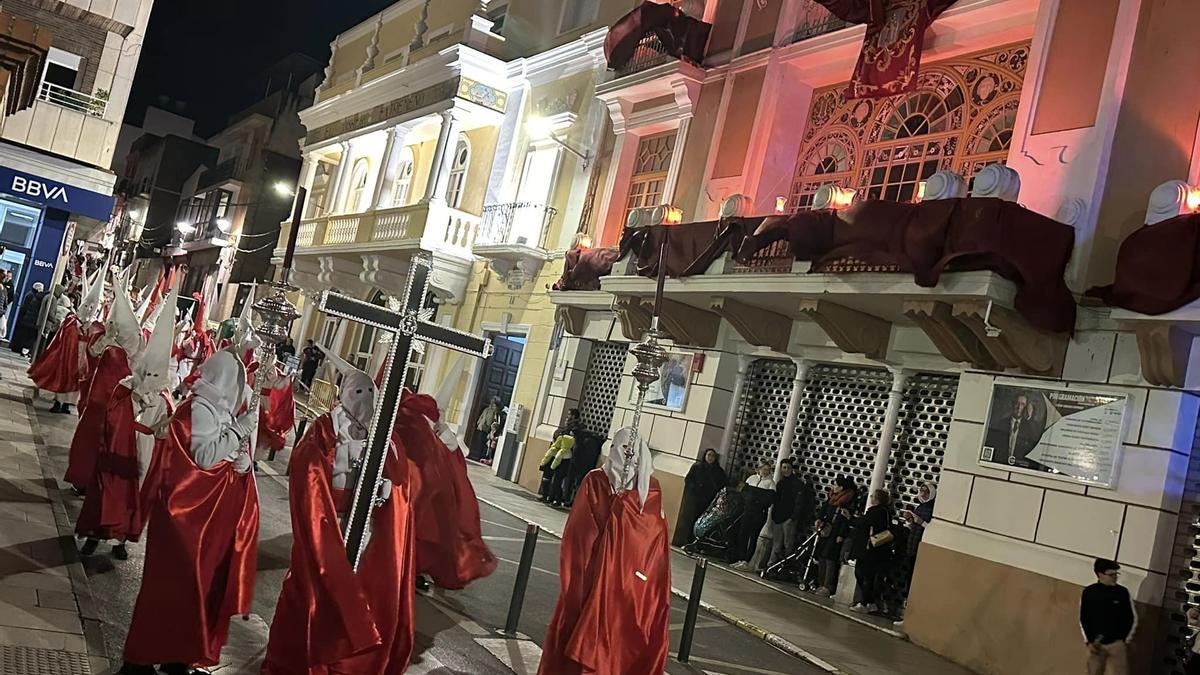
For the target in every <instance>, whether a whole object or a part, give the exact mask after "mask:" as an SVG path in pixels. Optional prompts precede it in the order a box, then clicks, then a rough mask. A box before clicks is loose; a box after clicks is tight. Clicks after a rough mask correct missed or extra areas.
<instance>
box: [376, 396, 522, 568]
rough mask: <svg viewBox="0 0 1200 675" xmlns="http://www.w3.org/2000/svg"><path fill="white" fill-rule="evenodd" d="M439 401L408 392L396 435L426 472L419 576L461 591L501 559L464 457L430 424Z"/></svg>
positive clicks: (420, 501)
mask: <svg viewBox="0 0 1200 675" xmlns="http://www.w3.org/2000/svg"><path fill="white" fill-rule="evenodd" d="M437 419H438V407H437V402H436V401H434V400H433V398H432V397H430V396H426V395H424V394H420V395H418V394H413V393H411V392H409V391H407V390H405V392H404V395H403V396H402V397H401V400H400V409H399V410H398V411H397V413H396V427H395V428H396V434H397V435H398V436H399V437H400V438H401V439H403V441H404V446H405V448H406V449H407V450H408V457H409V459H411V460H412V461H413V463H414V465H415V466H416V468H417V471H418V472H419V473H420V474H421V493H420V495H419V496H418V497H417V501H416V506H415V510H416V518H417V573H418V574H428V575H429V576H430V577H431V578H433V581H434V583H435V584H437V585H438V586H440V587H441V588H448V589H452V590H457V589H461V588H464V587H466V585H467V584H468V583H470V582H472V581H474V580H476V579H482V578H483V577H486V576H488V575H489V574H491V573H492V572H494V571H496V565H497V562H498V561H497V560H496V556H494V555H492V552H491V550H490V549H489V548H488V546H487V544H486V543H484V541H483V531H482V527H481V526H480V524H479V500H478V499H477V498H476V497H475V489H474V488H472V487H471V480H470V478H468V477H467V462H466V460H465V459H463V456H462V453H461V452H458V451H457V450H456V451H454V452H451V451H450V450H449V449H448V448H447V447H446V445H445V444H444V443H442V441H441V439H439V438H438V436H437V434H435V433H434V432H433V428H432V427H430V425H429V421H430V420H433V421H437Z"/></svg>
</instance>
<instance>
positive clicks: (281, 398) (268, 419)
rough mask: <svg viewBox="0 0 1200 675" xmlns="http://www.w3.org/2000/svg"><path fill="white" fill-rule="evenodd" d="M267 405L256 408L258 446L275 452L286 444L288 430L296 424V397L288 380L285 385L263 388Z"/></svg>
mask: <svg viewBox="0 0 1200 675" xmlns="http://www.w3.org/2000/svg"><path fill="white" fill-rule="evenodd" d="M262 395H263V398H264V399H265V400H266V401H267V402H268V404H267V405H265V406H264V405H261V404H260V405H259V408H258V446H257V447H258V448H260V449H261V448H269V449H271V450H274V451H275V452H279V451H280V450H283V447H284V446H285V445H287V435H288V432H290V431H291V430H292V428H293V427H294V426H296V399H295V396H294V395H293V391H292V383H291V382H290V381H289V382H288V383H287V386H285V387H271V388H269V389H263V391H262Z"/></svg>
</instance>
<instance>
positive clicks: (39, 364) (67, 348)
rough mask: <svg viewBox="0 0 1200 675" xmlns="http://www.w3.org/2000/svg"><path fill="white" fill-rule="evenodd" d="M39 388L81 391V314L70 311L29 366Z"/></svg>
mask: <svg viewBox="0 0 1200 675" xmlns="http://www.w3.org/2000/svg"><path fill="white" fill-rule="evenodd" d="M29 379H31V380H33V383H34V384H36V385H37V387H38V389H42V390H45V391H49V392H53V393H55V394H70V393H72V392H76V391H79V318H78V317H77V316H75V315H74V314H68V315H67V318H65V319H63V321H62V323H61V324H59V326H58V332H56V333H55V334H54V338H53V339H52V340H50V344H49V345H48V346H47V347H46V349H45V351H43V352H42V353H41V355H40V356H38V357H37V359H36V360H35V361H34V362H33V364H32V365H30V366H29Z"/></svg>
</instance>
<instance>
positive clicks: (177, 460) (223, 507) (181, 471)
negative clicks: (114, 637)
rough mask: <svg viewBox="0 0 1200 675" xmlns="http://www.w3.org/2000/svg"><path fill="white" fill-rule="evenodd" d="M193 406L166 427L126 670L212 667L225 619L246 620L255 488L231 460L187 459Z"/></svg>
mask: <svg viewBox="0 0 1200 675" xmlns="http://www.w3.org/2000/svg"><path fill="white" fill-rule="evenodd" d="M191 447H192V399H189V400H187V401H184V402H183V403H182V404H181V405H180V406H179V409H178V410H177V411H176V412H175V415H174V417H172V418H171V422H170V424H169V425H168V427H167V436H166V438H165V439H164V442H163V445H162V447H161V448H160V455H159V457H158V458H157V464H158V466H157V467H156V471H157V472H158V475H159V484H158V488H157V490H156V491H155V494H153V495H151V505H150V513H149V519H150V522H149V530H148V532H147V537H146V565H145V571H144V573H143V574H142V589H141V592H140V593H138V598H137V604H136V605H135V606H134V609H133V621H132V623H131V624H130V626H129V636H128V638H126V641H125V660H126V661H128V662H130V663H140V664H153V663H186V664H190V665H201V666H212V665H216V664H217V663H218V662H219V660H220V657H221V647H222V646H223V645H224V644H225V641H226V639H227V638H228V636H229V619H230V617H232V616H236V615H238V614H242V615H246V614H249V613H250V604H251V601H252V599H253V595H254V579H255V573H256V569H257V568H256V564H257V562H258V513H259V509H258V486H257V485H256V483H255V482H254V475H253V474H252V473H244V474H242V473H238V472H237V471H235V470H234V468H233V463H232V462H226V461H223V462H219V463H217V464H216V466H213V467H212V468H209V469H201V468H200V467H199V466H197V465H196V463H195V462H194V461H192V455H191Z"/></svg>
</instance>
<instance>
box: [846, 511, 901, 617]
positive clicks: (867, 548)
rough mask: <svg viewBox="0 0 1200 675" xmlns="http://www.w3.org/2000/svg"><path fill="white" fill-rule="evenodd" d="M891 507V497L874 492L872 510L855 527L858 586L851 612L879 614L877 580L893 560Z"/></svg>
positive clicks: (855, 570) (856, 578) (855, 568)
mask: <svg viewBox="0 0 1200 675" xmlns="http://www.w3.org/2000/svg"><path fill="white" fill-rule="evenodd" d="M891 504H892V495H891V493H889V492H888V491H887V490H876V491H875V492H874V493H872V495H871V507H870V508H869V509H867V512H866V513H864V514H863V515H862V517H860V518H859V519H858V522H857V523H855V525H854V560H855V563H854V579H855V580H856V581H857V582H858V593H859V601H858V603H857V604H855V605H854V606H853V607H851V608H850V611H852V612H862V613H873V612H878V611H879V605H878V601H879V578H880V576H881V575H882V573H883V570H884V568H885V567H886V566H887V564H888V563H889V562H891V559H892V545H893V539H894V535H893V534H892V531H891V524H892V508H891Z"/></svg>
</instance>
